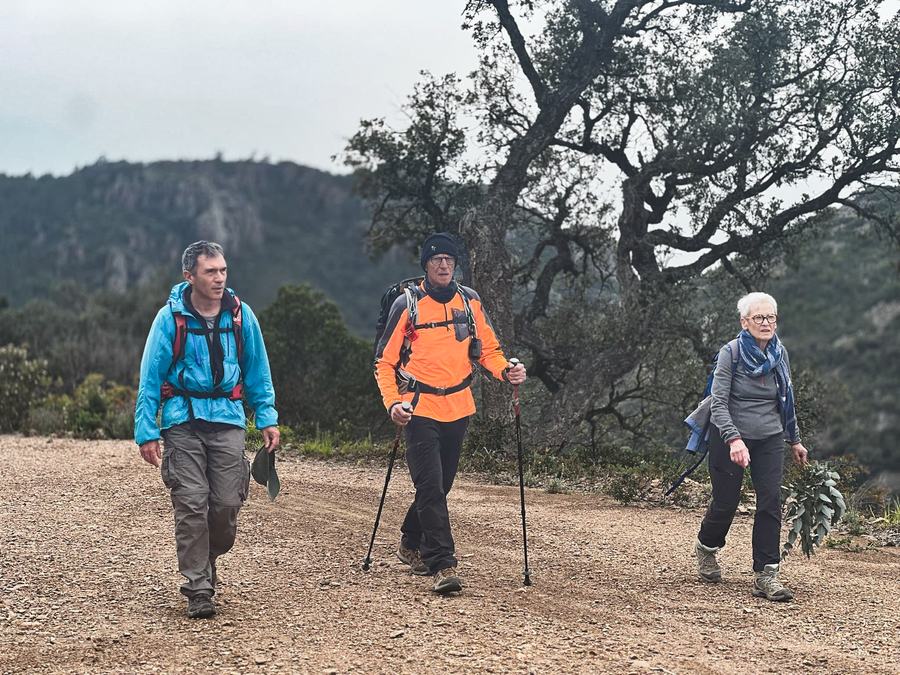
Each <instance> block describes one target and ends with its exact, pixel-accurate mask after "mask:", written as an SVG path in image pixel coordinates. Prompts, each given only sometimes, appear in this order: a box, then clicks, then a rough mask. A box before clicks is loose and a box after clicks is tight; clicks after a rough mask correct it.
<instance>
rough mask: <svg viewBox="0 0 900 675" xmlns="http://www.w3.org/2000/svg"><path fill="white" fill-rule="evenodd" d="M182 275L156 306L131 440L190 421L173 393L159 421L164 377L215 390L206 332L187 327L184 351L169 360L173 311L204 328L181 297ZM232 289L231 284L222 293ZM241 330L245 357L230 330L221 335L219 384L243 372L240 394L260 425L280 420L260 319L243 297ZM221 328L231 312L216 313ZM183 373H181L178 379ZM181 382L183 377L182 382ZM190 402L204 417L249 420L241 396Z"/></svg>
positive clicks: (227, 386) (229, 383) (231, 382)
mask: <svg viewBox="0 0 900 675" xmlns="http://www.w3.org/2000/svg"><path fill="white" fill-rule="evenodd" d="M188 286H189V284H188V283H187V282H186V281H183V282H181V283H180V284H177V285H175V286H174V287H173V288H172V292H171V294H170V295H169V301H168V303H167V304H166V305H165V306H164V307H163V308H162V309H160V310H159V312H158V313H157V314H156V318H155V319H154V320H153V326H151V328H150V334H149V335H148V336H147V344H146V345H145V346H144V356H143V358H142V359H141V383H140V386H139V387H138V394H137V403H136V405H135V410H134V440H135V443H137V444H138V445H143V444H144V443H147V442H148V441H152V440H155V439H158V438H159V437H160V430H161V429H168V428H169V427H173V426H175V425H177V424H183V423H184V422H187V421H189V419H190V416H189V413H188V403H187V400H186V399H185V398H184V397H183V396H175V397H174V398H170V399H168V400H167V401H165V402H163V403H162V423H161V424H158V423H157V413H158V412H159V407H160V398H161V397H160V388H161V386H162V384H163V382H167V381H168V382H170V383H171V384H172V385H173V386H175V387H176V388H183V389H186V390H188V391H213V390H214V389H215V386H214V383H213V372H212V366H211V362H210V353H209V345H208V343H207V338H206V336H205V335H197V334H194V333H188V335H187V341H186V343H185V346H184V352H183V354H182V355H181V358H180V359H179V360H178V362H177V363H175V364H174V366H173V364H172V354H173V352H172V341H173V340H174V338H175V318H174V314H175V313H180V314H183V315H185V316H186V317H187V327H188V328H189V329H190V328H201V327H202V328H205V327H206V326H205V325H202V326H201V324H200V320H199V319H198V318H197V317H196V316H194V315H193V314H192V313H191V312H190V311H189V310H188V308H187V307H186V306H185V302H184V292H185V289H187V288H188ZM231 295H233V291H232V290H231V289H230V288H229V289H227V290H226V294H225V298H226V299H228V298H230V296H231ZM241 312H242V328H241V335H242V340H243V342H244V353H243V359H242V361H241V363H240V364H238V358H237V351H236V349H235V343H234V333H232V332H223V333H220V334H219V340H220V342H221V345H222V352H223V354H224V358H223V362H222V379H221V381H220V382H219V386H218V388H219V389H220V390H223V391H231V389H233V388H234V387H235V386H236V385H237V383H238V382H239V381H240V380H241V377H242V375H243V382H244V396H245V399H246V401H247V403H248V404H249V405H250V407H251V408H252V409H253V410H254V412H255V414H256V426H257V428H259V429H262V428H265V427H271V426H274V425H276V424H278V413H277V412H276V411H275V388H274V387H273V386H272V373H271V371H270V370H269V357H268V355H267V354H266V346H265V344H264V343H263V337H262V331H261V330H260V328H259V321H258V320H257V318H256V315H255V314H254V313H253V311H252V310H251V309H250V307H249V306H247V305H246V304H243V303H242V307H241ZM219 326H220V327H221V328H231V327H232V317H231V312H229V311H222V312H221V313H220V314H219ZM182 378H183V379H182ZM182 382H183V383H182ZM191 404H192V407H193V410H194V417H195V418H197V419H203V420H206V421H208V422H224V423H226V424H234V425H236V426H240V427H244V428H246V424H247V420H246V417H245V416H244V407H243V405H242V403H241V401H232V400H229V399H227V398H193V399H191Z"/></svg>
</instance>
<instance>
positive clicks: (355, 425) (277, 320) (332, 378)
mask: <svg viewBox="0 0 900 675" xmlns="http://www.w3.org/2000/svg"><path fill="white" fill-rule="evenodd" d="M260 324H261V326H262V329H263V335H264V337H265V341H266V349H267V351H268V354H269V363H270V365H271V368H272V379H273V381H274V384H275V391H276V392H277V400H276V407H277V408H278V413H279V421H280V422H282V423H286V424H289V425H291V426H293V427H294V428H295V429H300V430H301V431H307V432H308V431H310V430H312V429H314V428H321V429H323V430H328V431H334V430H338V431H342V430H347V431H352V432H355V433H357V434H358V433H360V432H362V433H364V432H365V431H368V430H371V429H372V427H373V426H374V424H375V423H376V421H382V420H383V419H386V416H385V414H384V409H383V408H382V407H381V399H380V397H379V396H378V389H377V387H376V386H375V378H374V377H373V375H372V346H371V344H370V343H368V342H366V341H365V340H362V339H360V338H358V337H356V336H354V335H352V334H351V333H350V332H349V331H348V330H347V327H346V325H345V324H344V322H343V320H342V319H341V315H340V312H339V311H338V308H337V306H336V305H335V304H334V303H333V302H331V301H330V300H328V299H327V298H326V297H325V296H324V295H323V294H322V293H320V292H318V291H315V290H313V289H312V288H310V287H309V286H306V285H301V286H284V287H282V288H281V289H280V290H279V291H278V297H277V298H276V299H275V302H273V303H272V305H270V306H269V307H268V308H266V309H265V310H264V311H263V312H262V313H261V314H260Z"/></svg>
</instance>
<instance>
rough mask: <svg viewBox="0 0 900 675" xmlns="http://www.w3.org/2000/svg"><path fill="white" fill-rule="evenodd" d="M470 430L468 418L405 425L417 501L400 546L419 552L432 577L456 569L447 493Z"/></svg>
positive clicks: (419, 419) (419, 420) (415, 419)
mask: <svg viewBox="0 0 900 675" xmlns="http://www.w3.org/2000/svg"><path fill="white" fill-rule="evenodd" d="M468 426H469V418H468V417H463V418H462V419H458V420H456V421H455V422H438V421H436V420H432V419H429V418H427V417H413V418H412V419H411V420H410V422H409V424H407V425H406V465H407V466H408V467H409V475H410V477H411V478H412V482H413V485H415V487H416V498H415V500H414V501H413V503H412V504H411V505H410V507H409V511H407V513H406V518H405V519H404V521H403V525H402V526H401V527H400V531H401V532H402V533H403V538H402V539H401V543H402V544H403V546H405V547H406V548H411V549H414V550H415V549H418V551H419V553H420V554H421V556H422V561H423V562H424V563H425V564H426V565H427V566H428V569H429V570H430V571H431V573H432V574H434V573H435V572H437V571H438V570H442V569H444V568H446V567H456V547H455V545H454V543H453V535H452V534H451V533H450V514H449V512H448V511H447V493H449V492H450V488H451V487H453V479H454V478H456V469H457V467H458V466H459V453H460V450H461V449H462V443H463V438H464V437H465V435H466V429H467V428H468Z"/></svg>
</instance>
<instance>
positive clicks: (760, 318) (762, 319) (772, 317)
mask: <svg viewBox="0 0 900 675" xmlns="http://www.w3.org/2000/svg"><path fill="white" fill-rule="evenodd" d="M750 319H751V320H752V321H753V323H755V324H756V325H757V326H762V325H763V324H764V323H770V324H773V323H776V322H777V321H778V316H777V315H776V314H754V315H753V316H751V317H750Z"/></svg>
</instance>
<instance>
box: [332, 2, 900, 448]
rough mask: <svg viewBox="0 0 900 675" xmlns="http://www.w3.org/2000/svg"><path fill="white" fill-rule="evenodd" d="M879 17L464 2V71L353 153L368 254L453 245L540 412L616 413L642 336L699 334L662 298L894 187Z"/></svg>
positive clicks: (752, 260) (748, 5) (783, 9)
mask: <svg viewBox="0 0 900 675" xmlns="http://www.w3.org/2000/svg"><path fill="white" fill-rule="evenodd" d="M879 6H880V2H879V1H878V0H740V1H737V0H732V1H728V0H533V1H524V0H523V1H520V2H513V1H509V0H472V1H470V2H468V4H467V5H466V6H465V8H464V12H463V17H464V28H465V29H467V30H469V31H470V32H471V34H472V37H473V40H474V43H475V47H476V48H477V49H478V50H479V53H480V66H479V68H478V69H477V71H476V72H474V73H471V74H469V75H468V76H467V77H465V78H462V77H459V76H457V75H455V74H453V75H447V76H444V77H435V76H431V75H429V74H428V73H423V79H422V81H421V82H420V84H419V85H418V86H417V87H416V89H415V91H414V92H413V93H412V95H411V96H410V98H409V101H408V104H407V106H406V113H407V116H408V123H407V124H406V125H405V126H404V127H403V128H391V127H390V126H389V125H388V124H387V123H386V122H385V121H384V120H377V119H376V120H366V121H364V122H363V123H362V125H361V128H360V129H359V130H358V132H357V133H356V134H355V135H354V136H353V138H352V139H351V140H350V142H349V144H348V147H347V151H346V154H345V160H346V162H347V163H348V164H349V165H350V166H352V167H353V168H354V169H356V171H357V175H358V176H359V179H360V182H359V185H360V189H361V191H362V193H363V194H364V195H365V196H366V197H367V198H369V199H370V200H371V201H372V203H373V204H374V218H373V223H372V228H371V241H372V243H373V245H374V248H375V249H376V250H382V249H386V248H389V247H390V246H392V245H395V244H401V245H404V246H409V247H411V248H412V247H414V246H415V245H416V244H417V243H418V242H419V241H421V239H422V237H423V236H424V235H425V234H426V233H428V232H430V231H434V230H448V231H451V232H457V233H459V234H460V235H461V236H462V237H463V238H464V239H465V241H466V243H467V246H468V251H469V260H468V273H469V274H470V275H471V282H472V283H473V285H474V286H475V287H476V288H477V289H479V291H480V292H481V293H482V295H483V296H485V297H486V298H487V303H488V306H489V308H490V309H491V311H492V315H493V321H494V324H495V325H496V327H497V329H498V332H499V333H500V335H501V338H502V339H503V341H504V342H505V343H506V344H514V345H516V346H517V347H519V348H521V349H527V350H528V352H530V359H529V363H530V367H531V372H532V374H533V375H536V376H537V377H538V378H539V379H540V380H541V381H542V382H543V384H544V385H545V387H546V390H547V392H549V396H550V397H551V400H552V408H554V409H565V410H567V411H569V413H570V414H569V415H568V416H567V417H566V419H573V418H574V419H576V420H578V421H585V420H591V419H592V418H593V417H594V416H596V415H597V414H611V415H616V414H619V413H618V412H617V403H619V402H620V401H619V400H618V399H617V396H619V395H620V394H622V395H623V398H622V399H621V400H625V399H627V398H628V395H627V392H626V393H624V394H623V392H625V390H627V387H626V388H624V389H623V388H621V387H620V388H619V389H616V383H617V382H618V383H621V382H622V381H623V378H624V377H626V376H628V377H629V378H631V379H630V381H631V382H632V383H633V382H634V381H635V379H634V378H635V373H637V369H639V368H640V367H641V366H642V364H643V363H644V359H645V356H646V353H645V352H644V351H643V350H644V348H645V347H646V345H647V344H649V341H650V340H651V339H652V338H654V337H656V338H658V337H659V335H660V334H661V333H665V331H666V330H676V331H677V332H678V333H679V334H681V335H682V336H684V337H687V338H688V339H693V340H699V339H700V336H699V335H698V334H697V333H698V332H702V330H703V325H702V321H695V322H694V327H693V328H692V327H691V323H690V321H691V319H696V318H697V317H696V316H691V313H690V312H689V311H688V312H686V313H682V314H687V316H686V317H685V316H682V318H686V319H687V321H683V322H679V321H677V320H676V319H677V318H678V317H677V315H679V312H678V311H673V309H672V304H673V303H676V302H677V300H676V299H675V298H676V297H678V296H676V295H673V292H674V291H676V290H677V289H678V288H679V287H681V286H684V285H687V284H690V283H692V282H693V281H694V280H696V279H697V278H698V277H700V275H701V274H703V273H704V272H705V271H707V270H709V269H710V268H712V267H715V266H722V267H723V268H724V269H725V270H727V271H728V272H730V273H732V274H734V275H736V276H737V277H739V278H741V280H742V282H743V283H744V285H745V286H749V285H751V284H752V283H753V276H752V274H753V265H755V264H757V263H764V262H765V261H766V260H767V259H769V258H771V256H772V255H773V253H772V251H773V249H774V250H777V248H778V246H779V245H780V242H782V241H783V240H784V238H785V237H787V236H788V235H790V234H791V233H792V232H799V231H801V230H803V229H804V228H810V227H814V226H815V224H816V222H817V217H818V216H820V215H821V214H822V213H823V212H824V211H826V210H827V209H828V208H829V207H832V206H834V205H838V204H853V205H854V207H855V208H859V206H858V205H859V202H858V201H851V200H852V198H853V197H854V195H858V194H859V192H860V191H863V190H866V189H868V188H871V187H872V186H888V188H890V187H891V186H896V183H897V178H896V177H897V173H898V170H900V162H898V154H900V49H898V48H897V46H898V45H900V22H898V18H897V17H894V18H893V19H891V20H888V21H882V20H880V19H879V15H878V8H879ZM413 58H414V56H413ZM578 313H590V320H589V321H588V322H587V323H586V324H584V325H581V326H579V327H578V328H577V329H572V330H565V329H562V328H561V326H560V319H561V317H562V321H563V323H565V317H566V316H567V315H570V316H571V315H572V314H578ZM692 331H694V333H693V334H692ZM579 333H580V334H579ZM638 375H639V373H638ZM485 392H486V394H485V396H486V399H485V403H486V404H487V408H488V410H489V413H491V414H493V415H498V414H501V413H500V411H501V409H502V408H501V406H500V403H499V398H497V396H498V394H497V393H496V392H495V391H493V390H491V389H490V388H489V387H488V388H485ZM621 421H623V423H625V420H624V418H623V419H622V420H621ZM569 428H571V426H570V425H569ZM561 433H563V435H565V430H561Z"/></svg>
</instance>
